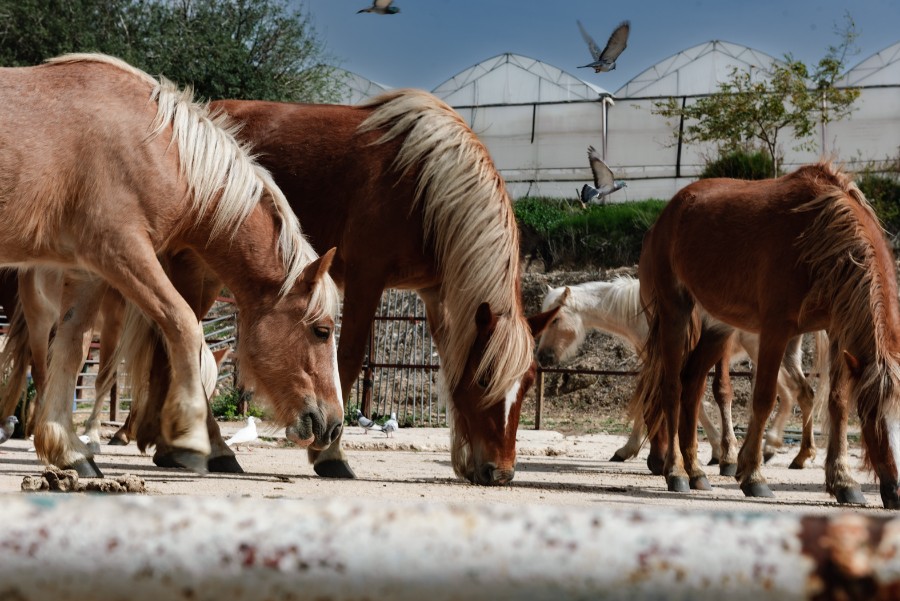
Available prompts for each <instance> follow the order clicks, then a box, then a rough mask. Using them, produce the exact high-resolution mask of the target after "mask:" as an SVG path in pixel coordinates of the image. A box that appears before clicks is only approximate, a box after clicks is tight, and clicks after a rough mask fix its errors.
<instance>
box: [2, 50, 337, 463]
mask: <svg viewBox="0 0 900 601" xmlns="http://www.w3.org/2000/svg"><path fill="white" fill-rule="evenodd" d="M0 105H2V106H3V111H2V112H0V173H2V174H3V176H2V177H0V265H10V266H16V267H24V266H29V265H36V264H51V265H54V266H56V267H58V268H60V269H67V270H68V271H67V284H66V288H65V294H64V295H63V300H62V301H61V305H60V307H61V313H62V315H63V316H64V317H63V319H62V320H61V322H60V323H59V325H58V328H57V332H56V336H55V338H54V341H53V343H52V347H51V357H52V360H51V364H50V369H49V372H48V376H47V386H46V388H47V392H46V394H45V396H46V399H45V400H46V401H47V402H43V403H40V405H39V408H40V411H39V413H40V414H39V415H38V416H37V418H36V421H37V422H38V423H37V427H36V429H35V446H36V448H37V450H38V454H39V456H40V457H41V458H42V459H43V460H44V461H46V462H48V463H52V464H55V465H58V466H60V467H74V468H75V469H77V470H78V471H79V473H81V474H84V475H87V476H95V475H99V470H98V469H97V467H96V465H95V464H94V463H93V460H92V457H91V454H90V451H89V450H88V449H87V447H85V446H84V444H83V443H81V442H80V441H79V440H78V438H77V437H76V436H75V435H74V431H73V428H72V417H71V402H70V401H71V398H72V393H73V390H74V382H75V375H76V372H77V370H78V369H79V368H80V366H81V349H80V342H81V340H82V338H83V335H84V333H85V332H86V331H87V329H88V328H89V327H90V325H91V324H92V323H93V320H94V317H95V315H96V312H97V310H98V307H99V305H100V302H101V299H102V296H103V294H104V293H105V290H106V287H107V286H108V285H112V286H114V287H115V288H117V289H118V290H119V291H120V292H121V293H122V294H123V295H124V296H125V298H126V300H127V301H128V302H129V303H131V304H133V305H134V306H135V307H136V309H137V310H139V311H140V312H141V313H143V314H144V315H145V316H146V317H147V318H148V319H150V320H152V321H153V322H154V324H155V325H156V327H158V328H159V330H160V331H161V332H162V336H163V338H164V340H165V348H166V353H167V356H168V359H169V363H170V365H171V378H172V385H171V386H170V387H169V389H168V391H167V394H166V398H165V402H164V408H165V411H164V412H163V416H162V433H163V437H164V439H165V440H166V441H167V442H168V443H169V444H170V445H171V447H172V448H174V449H176V453H177V454H178V456H179V460H180V463H181V464H182V465H185V466H188V467H190V468H191V469H193V470H195V471H197V472H201V473H202V472H205V471H206V469H207V454H208V453H209V451H210V441H209V435H208V433H207V427H206V414H207V405H206V396H205V394H204V392H203V389H202V385H201V381H200V361H199V357H200V348H201V340H200V338H201V336H200V332H199V330H198V328H197V318H196V316H195V315H194V311H193V310H192V309H191V307H190V306H188V304H187V303H186V301H185V300H184V299H183V298H182V296H181V295H180V294H179V293H178V291H177V290H176V288H175V287H174V286H173V285H172V283H171V281H170V279H169V277H168V276H167V274H166V271H165V269H164V267H163V265H162V264H161V263H160V257H162V258H165V257H167V256H171V255H174V254H175V253H178V252H179V251H182V250H190V251H192V252H195V253H196V254H197V255H198V256H199V257H201V259H202V260H203V262H204V264H205V265H206V266H207V268H208V269H210V270H212V271H213V272H214V273H215V274H216V275H217V276H218V277H219V278H220V279H221V280H222V281H224V282H225V283H226V284H227V285H228V286H229V288H231V290H232V292H233V293H234V295H235V298H236V300H237V304H238V306H239V307H240V309H241V311H240V314H239V319H240V326H241V332H242V338H241V349H240V352H241V354H242V355H243V365H244V367H245V375H246V376H250V378H251V380H252V382H253V383H255V384H256V387H257V390H258V391H259V392H260V396H261V397H263V398H266V399H268V400H270V401H271V402H272V403H273V406H274V409H275V412H276V414H277V417H278V419H280V420H281V421H282V422H283V423H285V425H294V426H296V428H297V430H298V431H299V432H300V433H301V438H302V439H303V440H304V441H305V442H307V443H308V444H311V445H314V446H317V447H319V448H325V447H327V446H328V445H329V444H331V442H332V441H333V440H334V439H335V438H336V437H337V436H338V435H339V434H340V432H341V424H342V419H343V407H342V404H341V401H340V391H339V390H338V386H337V384H336V378H335V377H334V372H335V368H336V366H335V361H334V337H333V335H332V331H333V327H334V315H335V312H336V306H337V299H338V292H337V289H336V287H335V286H334V285H333V282H332V280H331V278H330V277H329V276H328V275H327V273H325V272H324V269H327V265H328V262H327V261H324V262H323V259H318V258H317V257H316V254H315V252H314V251H313V249H312V247H311V246H309V244H308V243H307V242H306V241H305V239H304V238H303V236H302V233H301V231H300V228H299V224H298V222H297V220H296V217H295V216H294V215H293V213H292V212H291V211H290V207H289V206H288V205H287V202H286V200H285V199H284V196H283V195H282V193H281V192H280V190H278V188H277V186H276V185H275V184H274V182H273V181H272V179H271V176H270V175H269V174H268V173H267V172H266V171H265V170H264V169H263V168H261V167H260V166H259V165H258V164H257V163H255V162H254V161H253V160H252V159H251V158H250V157H249V156H248V154H247V152H246V150H245V149H244V148H243V147H242V146H241V145H240V144H239V143H238V142H237V141H236V140H235V138H234V135H233V134H234V130H233V128H231V126H230V125H229V124H228V122H227V120H226V119H224V118H222V117H219V118H212V117H211V116H210V113H209V111H208V110H207V109H206V108H205V107H203V106H201V105H199V104H197V103H194V102H193V101H192V100H191V98H190V95H189V94H188V93H186V92H183V91H179V90H178V89H177V88H176V87H175V86H174V85H172V84H171V83H170V82H167V81H165V80H163V81H156V80H155V79H153V78H152V77H150V76H149V75H147V74H146V73H143V72H141V71H139V70H137V69H135V68H133V67H131V66H130V65H128V64H126V63H124V62H122V61H120V60H118V59H114V58H111V57H106V56H102V55H69V56H64V57H60V58H57V59H53V60H52V61H50V62H49V64H46V65H41V66H38V67H27V68H11V69H0ZM98 107H100V108H98ZM101 108H102V110H101ZM323 268H324V269H323ZM298 348H299V349H302V352H297V349H298ZM287 374H290V375H291V377H290V378H288V377H285V376H286V375H287Z"/></svg>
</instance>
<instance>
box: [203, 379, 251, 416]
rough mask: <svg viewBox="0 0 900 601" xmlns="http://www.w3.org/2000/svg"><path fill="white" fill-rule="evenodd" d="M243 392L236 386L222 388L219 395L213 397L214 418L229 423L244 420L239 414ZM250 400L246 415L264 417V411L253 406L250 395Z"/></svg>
mask: <svg viewBox="0 0 900 601" xmlns="http://www.w3.org/2000/svg"><path fill="white" fill-rule="evenodd" d="M241 394H242V390H241V389H240V388H238V387H235V386H226V387H222V388H220V390H219V393H218V394H216V396H214V397H213V399H212V401H211V402H210V406H211V407H212V412H213V416H215V417H217V418H218V419H224V420H228V421H232V420H236V419H242V418H243V417H244V416H242V415H241V414H240V412H239V408H240V401H241ZM243 394H246V393H243ZM248 399H249V400H250V402H249V403H248V405H247V413H246V415H252V416H253V417H259V418H261V417H263V415H264V413H263V411H262V409H260V408H259V407H257V406H256V405H254V404H253V401H252V399H251V398H250V397H249V395H248Z"/></svg>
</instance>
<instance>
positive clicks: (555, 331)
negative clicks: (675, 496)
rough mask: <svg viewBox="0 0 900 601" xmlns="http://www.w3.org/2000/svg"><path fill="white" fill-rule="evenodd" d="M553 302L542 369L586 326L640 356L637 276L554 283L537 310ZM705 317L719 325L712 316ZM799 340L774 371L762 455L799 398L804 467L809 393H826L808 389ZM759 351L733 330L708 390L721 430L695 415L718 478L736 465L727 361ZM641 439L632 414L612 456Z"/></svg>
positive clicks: (820, 345)
mask: <svg viewBox="0 0 900 601" xmlns="http://www.w3.org/2000/svg"><path fill="white" fill-rule="evenodd" d="M554 307H559V313H557V314H556V317H554V318H553V321H551V322H550V325H548V326H547V328H546V329H545V330H544V333H543V334H541V338H540V340H539V342H538V350H537V355H538V361H539V362H540V363H541V365H543V366H544V367H547V366H550V365H554V364H557V363H561V362H563V361H566V360H568V359H570V358H571V357H573V356H574V355H575V353H576V352H577V351H578V348H579V347H580V346H581V344H582V343H583V342H584V337H585V334H586V333H587V332H588V331H589V330H591V329H596V330H601V331H604V332H607V333H609V334H613V335H615V336H618V337H620V338H622V339H623V340H625V342H627V343H628V344H630V345H631V347H632V349H633V350H634V352H635V353H636V354H638V355H640V353H641V350H642V349H643V347H644V343H645V342H646V339H647V331H648V324H647V318H646V314H645V313H644V310H643V307H642V306H641V295H640V282H639V281H638V280H637V279H635V278H632V277H628V276H618V277H616V278H615V279H614V280H612V281H610V282H585V283H582V284H576V285H571V286H559V287H556V288H550V287H549V286H548V291H547V294H546V295H544V300H543V303H542V306H541V309H542V310H543V311H547V310H550V309H552V308H554ZM705 323H707V325H709V326H715V327H718V325H717V324H713V323H712V322H711V321H710V322H705ZM816 334H817V335H816V350H817V352H816V366H817V367H819V369H822V366H824V365H825V361H827V359H828V357H827V340H825V338H826V337H825V336H824V332H822V331H821V330H819V331H817V332H816ZM801 342H802V339H801V337H799V336H797V337H795V338H792V339H791V340H790V341H789V342H788V348H787V351H786V352H785V354H784V358H783V359H782V362H781V368H780V370H779V372H778V397H779V399H780V401H779V403H778V413H777V414H776V416H775V418H774V419H773V421H772V427H771V428H770V429H769V431H768V432H767V433H766V438H765V449H764V457H765V459H766V461H768V460H769V459H770V458H771V457H772V456H773V455H774V454H775V449H777V448H779V447H781V446H782V445H783V444H784V427H785V425H786V423H787V420H788V417H789V416H790V413H791V410H792V409H793V407H794V404H795V402H796V403H797V404H799V405H800V409H801V411H802V414H803V420H802V425H803V435H802V438H801V444H800V450H799V451H798V453H797V456H796V457H795V458H794V460H793V461H792V462H791V464H790V467H791V468H793V469H802V468H803V467H804V466H805V465H806V462H807V461H809V460H812V459H814V458H815V456H816V444H815V438H814V434H813V417H814V413H815V408H814V406H813V405H814V400H815V399H818V398H824V397H823V396H822V395H819V394H816V395H814V394H813V389H812V386H811V385H810V383H809V382H808V381H807V379H806V376H805V375H804V374H803V368H802V364H801V362H802V349H801V346H800V345H801ZM758 355H759V336H757V335H756V334H753V333H751V332H745V331H743V330H735V331H734V333H733V334H732V336H731V341H730V343H729V344H727V345H726V346H725V347H724V354H723V356H722V357H721V359H720V360H719V361H717V362H716V366H715V374H714V377H713V385H712V391H713V397H714V398H715V401H716V405H717V406H718V408H719V417H720V419H721V423H722V424H723V428H722V433H721V435H720V434H719V430H718V428H717V427H716V425H715V424H714V423H713V422H712V420H711V419H710V418H709V416H708V415H707V414H706V409H705V407H704V405H703V404H702V403H701V405H700V411H699V414H698V417H699V419H700V423H701V424H702V425H703V429H704V431H705V432H706V435H707V438H708V439H709V444H710V446H711V447H712V458H711V460H710V462H709V465H715V464H720V469H719V473H720V474H721V475H723V476H733V475H734V474H735V472H736V470H737V463H736V462H737V439H736V437H735V435H734V427H733V425H732V419H731V403H732V398H733V396H734V395H733V391H732V388H731V378H730V376H729V373H728V370H729V369H730V365H731V364H732V363H734V362H735V361H738V360H740V359H741V358H749V359H750V360H751V361H752V362H753V363H756V361H757V356H758ZM823 380H824V378H823ZM644 438H645V429H644V416H643V415H642V414H638V415H636V416H635V417H634V426H633V428H632V430H631V435H630V436H629V437H628V441H627V442H626V443H625V445H624V446H623V447H621V448H620V449H618V450H617V451H616V452H615V454H614V455H613V456H612V459H611V461H626V460H628V459H631V458H632V457H634V456H636V455H637V454H638V452H639V451H640V449H641V445H642V444H643V442H644ZM723 449H724V453H723ZM648 462H651V463H652V469H654V470H657V471H658V469H661V468H662V457H652V458H648ZM657 468H658V469H657Z"/></svg>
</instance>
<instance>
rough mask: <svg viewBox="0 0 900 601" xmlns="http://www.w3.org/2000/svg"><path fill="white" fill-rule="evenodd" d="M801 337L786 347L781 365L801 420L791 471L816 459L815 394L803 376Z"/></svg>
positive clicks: (801, 467)
mask: <svg viewBox="0 0 900 601" xmlns="http://www.w3.org/2000/svg"><path fill="white" fill-rule="evenodd" d="M802 342H803V337H802V336H797V337H796V338H795V339H794V340H793V341H792V344H789V346H788V352H787V353H785V355H784V360H783V361H782V363H781V368H782V371H783V372H784V373H785V374H786V376H787V377H786V379H787V387H788V389H789V391H790V394H792V395H793V397H794V398H795V399H796V400H797V404H798V405H799V406H800V415H801V417H802V419H803V425H802V428H803V435H802V437H801V439H800V450H799V451H798V452H797V456H796V457H794V460H793V461H791V465H790V468H791V469H803V466H804V465H806V462H807V461H813V460H814V459H815V458H816V440H815V434H814V432H813V414H814V411H813V402H814V400H815V393H814V392H813V389H812V385H810V383H809V380H807V379H806V376H805V375H804V374H803V365H802V362H801V360H802V357H803V354H802V349H801V348H800V345H801V343H802Z"/></svg>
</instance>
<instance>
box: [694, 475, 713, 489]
mask: <svg viewBox="0 0 900 601" xmlns="http://www.w3.org/2000/svg"><path fill="white" fill-rule="evenodd" d="M691 489H693V490H712V486H710V485H709V480H708V479H707V478H706V476H697V477H696V478H691Z"/></svg>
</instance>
